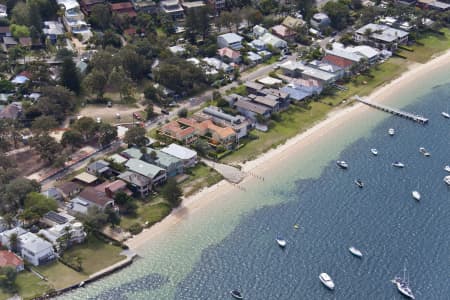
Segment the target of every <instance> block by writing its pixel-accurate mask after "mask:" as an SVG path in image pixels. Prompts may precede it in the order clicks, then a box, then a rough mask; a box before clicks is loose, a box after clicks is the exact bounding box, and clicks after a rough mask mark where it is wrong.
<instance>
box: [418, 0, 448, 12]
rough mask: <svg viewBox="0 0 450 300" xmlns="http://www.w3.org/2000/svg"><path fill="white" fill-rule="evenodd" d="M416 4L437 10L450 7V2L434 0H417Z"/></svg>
mask: <svg viewBox="0 0 450 300" xmlns="http://www.w3.org/2000/svg"><path fill="white" fill-rule="evenodd" d="M417 6H418V7H421V8H423V9H434V10H439V11H447V10H449V9H450V4H448V3H446V2H442V1H436V0H417Z"/></svg>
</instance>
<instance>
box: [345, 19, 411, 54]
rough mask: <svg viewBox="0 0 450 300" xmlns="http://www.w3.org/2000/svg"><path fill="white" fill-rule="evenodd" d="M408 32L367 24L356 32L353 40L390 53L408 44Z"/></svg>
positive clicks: (381, 25)
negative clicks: (399, 46)
mask: <svg viewBox="0 0 450 300" xmlns="http://www.w3.org/2000/svg"><path fill="white" fill-rule="evenodd" d="M408 35H409V34H408V32H406V31H403V30H400V29H395V28H392V27H389V26H387V25H383V24H373V23H370V24H367V25H364V26H363V27H361V28H359V29H358V30H356V31H355V33H354V35H353V39H354V40H355V42H357V43H370V44H372V45H374V46H375V47H377V48H379V49H386V50H389V51H392V50H395V49H397V47H398V45H401V44H405V43H407V42H408Z"/></svg>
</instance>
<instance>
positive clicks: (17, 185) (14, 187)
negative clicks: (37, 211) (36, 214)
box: [0, 178, 41, 213]
mask: <svg viewBox="0 0 450 300" xmlns="http://www.w3.org/2000/svg"><path fill="white" fill-rule="evenodd" d="M40 189H41V185H40V184H39V183H38V182H36V181H35V180H29V179H26V178H16V179H13V180H11V181H10V182H9V183H7V184H4V185H0V199H2V201H1V202H0V211H1V212H2V213H8V212H10V213H16V212H17V209H19V208H21V207H23V205H24V202H25V198H26V196H27V195H28V194H29V193H31V192H39V191H40Z"/></svg>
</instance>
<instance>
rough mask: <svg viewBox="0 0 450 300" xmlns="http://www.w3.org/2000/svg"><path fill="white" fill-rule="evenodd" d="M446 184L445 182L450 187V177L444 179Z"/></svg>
mask: <svg viewBox="0 0 450 300" xmlns="http://www.w3.org/2000/svg"><path fill="white" fill-rule="evenodd" d="M444 182H445V183H446V184H447V185H450V175H449V176H445V177H444Z"/></svg>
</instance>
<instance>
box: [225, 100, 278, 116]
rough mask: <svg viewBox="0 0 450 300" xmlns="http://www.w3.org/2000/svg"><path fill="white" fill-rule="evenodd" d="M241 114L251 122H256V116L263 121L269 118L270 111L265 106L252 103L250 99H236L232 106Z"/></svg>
mask: <svg viewBox="0 0 450 300" xmlns="http://www.w3.org/2000/svg"><path fill="white" fill-rule="evenodd" d="M233 106H234V107H235V108H236V109H237V110H238V111H239V112H240V113H241V114H243V115H244V116H246V117H247V118H249V119H250V120H252V121H253V122H255V121H256V116H257V115H260V116H262V117H263V118H265V119H268V118H270V112H271V109H270V108H269V107H267V106H264V105H261V104H257V103H253V102H251V101H250V99H248V98H247V100H244V99H238V100H237V101H236V102H234V105H233Z"/></svg>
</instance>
